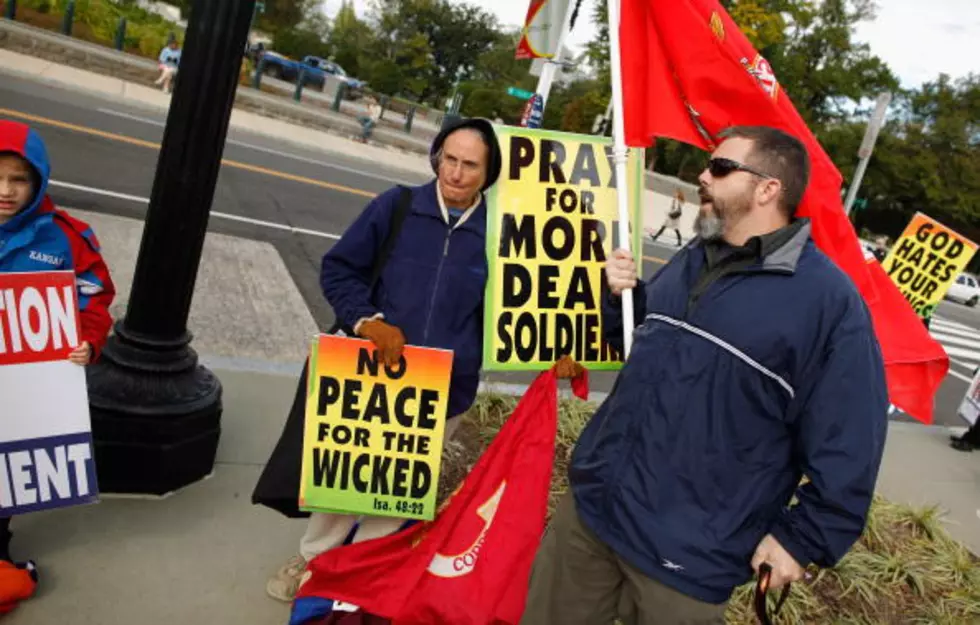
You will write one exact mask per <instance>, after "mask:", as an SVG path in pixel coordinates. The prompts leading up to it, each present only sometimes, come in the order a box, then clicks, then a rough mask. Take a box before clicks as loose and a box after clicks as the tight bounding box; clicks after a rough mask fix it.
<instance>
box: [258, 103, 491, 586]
mask: <svg viewBox="0 0 980 625" xmlns="http://www.w3.org/2000/svg"><path fill="white" fill-rule="evenodd" d="M430 160H431V163H432V168H433V170H434V171H435V174H436V179H435V180H433V181H431V182H429V183H427V184H425V185H422V186H419V187H412V188H410V189H404V188H401V187H395V188H393V189H391V190H389V191H386V192H385V193H383V194H381V195H380V196H378V197H377V198H375V199H374V200H372V201H371V203H370V204H368V206H367V208H366V209H365V210H364V212H363V213H361V215H360V216H359V217H358V218H357V219H356V220H355V221H354V223H353V224H351V226H350V227H349V228H348V229H347V231H346V232H345V233H344V235H343V236H342V237H341V239H340V240H339V241H338V242H337V243H336V244H335V245H334V246H333V248H331V249H330V251H329V252H327V254H326V255H325V256H324V257H323V265H322V272H321V278H320V279H321V286H322V287H323V293H324V295H325V296H326V298H327V301H328V302H329V303H330V305H331V306H332V307H333V310H334V313H335V315H336V317H337V320H338V322H339V323H340V326H341V327H342V328H343V329H345V330H346V331H347V332H352V333H353V334H355V335H357V336H360V337H363V338H365V339H368V340H370V341H372V342H373V343H374V344H375V345H376V346H377V348H378V352H379V355H380V356H381V357H382V358H383V359H384V360H385V361H386V362H387V363H388V364H389V365H391V366H395V365H397V363H398V361H399V358H400V357H401V354H402V350H403V348H404V346H405V345H406V344H410V345H417V346H423V347H434V348H441V349H449V350H452V351H453V371H452V377H451V380H450V384H449V407H448V414H449V420H448V421H447V423H446V429H445V435H444V440H447V441H448V440H449V439H450V438H451V437H452V435H453V432H454V431H455V429H456V427H457V426H458V425H459V419H458V418H457V417H459V416H460V415H462V414H463V413H464V412H466V410H467V409H469V407H470V405H472V403H473V400H474V399H475V398H476V391H477V387H478V386H479V373H480V365H481V361H482V350H483V294H484V290H485V288H486V281H487V272H488V265H487V258H486V227H487V206H486V201H485V199H484V197H483V192H484V191H486V190H487V189H489V188H490V187H491V186H493V184H494V183H495V182H496V181H497V178H498V176H499V175H500V167H501V155H500V148H499V146H498V143H497V138H496V134H495V132H494V130H493V126H492V125H491V124H490V122H489V121H487V120H484V119H463V120H459V121H457V122H455V123H453V124H451V125H449V126H447V127H445V128H444V129H443V130H442V132H440V134H439V135H438V136H437V137H436V138H435V140H434V142H433V144H432V148H431V153H430ZM399 212H400V214H401V215H402V218H401V220H399V219H398V218H397V217H396V215H397V214H399ZM393 227H395V228H397V234H396V236H395V237H393V239H388V235H389V233H390V231H391V230H392V228H393ZM386 245H387V249H388V255H387V259H386V262H384V263H383V269H382V270H381V271H380V274H379V275H378V278H377V281H376V283H375V285H374V288H373V289H372V288H371V279H372V274H373V270H374V269H375V268H376V266H377V264H378V260H379V258H383V257H384V255H385V251H384V250H385V247H386ZM280 444H282V443H280ZM274 455H275V453H274ZM295 462H299V459H298V458H296V459H295ZM271 463H272V460H270V464H271ZM267 471H268V468H267ZM260 485H261V482H260ZM253 500H255V501H257V502H258V503H264V502H262V501H261V497H254V496H253ZM357 521H358V519H357V517H355V516H351V515H341V514H321V513H313V514H312V515H310V521H309V524H308V525H307V529H306V533H305V535H304V536H303V538H302V540H301V542H300V549H299V551H300V555H299V556H296V557H294V558H291V559H290V560H289V561H288V562H287V563H286V564H284V565H283V566H282V567H281V568H280V569H279V571H278V572H277V573H276V575H275V576H274V577H273V578H272V579H270V580H269V582H268V585H267V588H266V589H267V592H268V594H269V595H270V596H272V597H274V598H276V599H280V600H283V601H291V600H292V599H293V597H294V596H295V594H296V589H297V588H298V586H299V582H300V579H301V577H302V575H303V573H304V572H305V570H306V564H307V562H308V561H309V560H312V559H313V558H314V557H315V556H317V555H319V554H320V553H322V552H324V551H327V550H328V549H333V548H334V547H337V546H340V545H342V544H344V542H345V541H347V540H349V539H350V538H351V536H350V535H351V534H352V530H353V529H354V528H355V523H356V522H357ZM403 523H404V520H402V519H394V518H389V517H366V518H364V519H363V520H361V521H360V523H359V524H358V525H357V529H356V538H355V540H357V541H361V540H366V539H369V538H378V537H381V536H385V535H388V534H391V533H393V532H395V531H396V530H398V528H399V527H400V526H401V525H402V524H403Z"/></svg>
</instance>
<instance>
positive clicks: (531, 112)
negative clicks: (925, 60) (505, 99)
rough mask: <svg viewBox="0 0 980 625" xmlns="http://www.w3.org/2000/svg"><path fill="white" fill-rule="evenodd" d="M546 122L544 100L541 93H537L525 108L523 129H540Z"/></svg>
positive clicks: (522, 122) (522, 118) (522, 116)
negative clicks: (544, 121)
mask: <svg viewBox="0 0 980 625" xmlns="http://www.w3.org/2000/svg"><path fill="white" fill-rule="evenodd" d="M543 120H544V98H542V97H541V94H540V93H535V94H534V95H533V96H532V97H531V99H530V100H528V101H527V105H526V106H525V107H524V114H523V115H521V126H522V127H523V128H540V127H541V122H542V121H543Z"/></svg>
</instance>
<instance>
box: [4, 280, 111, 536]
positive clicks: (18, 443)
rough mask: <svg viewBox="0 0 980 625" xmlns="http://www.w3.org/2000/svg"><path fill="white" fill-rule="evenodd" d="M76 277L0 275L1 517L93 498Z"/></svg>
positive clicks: (93, 474) (94, 484)
mask: <svg viewBox="0 0 980 625" xmlns="http://www.w3.org/2000/svg"><path fill="white" fill-rule="evenodd" d="M79 334H80V319H79V313H78V301H77V297H76V290H75V275H74V273H73V272H70V271H56V272H46V273H0V518H2V517H10V516H14V515H20V514H24V513H28V512H36V511H39V510H47V509H51V508H62V507H66V506H75V505H79V504H86V503H93V502H95V501H97V500H98V483H97V480H96V472H95V455H94V453H93V446H92V426H91V420H90V418H89V407H88V390H87V387H86V382H85V369H84V368H83V367H81V366H79V365H76V364H73V363H71V362H69V360H68V355H69V354H70V353H71V351H72V349H73V348H75V347H77V346H78V345H79V343H80V338H79Z"/></svg>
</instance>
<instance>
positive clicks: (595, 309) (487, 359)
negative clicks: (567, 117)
mask: <svg viewBox="0 0 980 625" xmlns="http://www.w3.org/2000/svg"><path fill="white" fill-rule="evenodd" d="M497 135H498V138H499V140H500V147H501V150H502V153H503V154H502V157H503V167H502V171H501V175H500V179H499V180H498V181H497V184H496V185H494V186H493V188H492V189H491V190H490V192H489V196H488V198H487V208H488V216H487V259H488V262H489V264H490V276H489V281H488V285H487V296H486V301H485V309H484V324H485V327H484V354H483V367H484V369H487V370H495V371H528V370H543V369H548V368H549V367H551V366H552V365H553V364H554V362H555V361H556V360H558V359H559V358H560V357H561V356H562V355H565V354H568V355H570V356H571V357H572V358H574V359H575V360H576V361H578V362H580V363H582V364H583V365H584V366H586V367H587V368H589V369H593V370H615V369H619V368H620V367H621V366H622V356H621V355H620V354H619V353H618V352H617V351H616V350H615V349H613V348H612V347H611V346H610V345H608V344H607V343H606V342H605V341H604V340H603V338H602V324H601V312H600V303H601V302H600V295H601V289H602V283H603V282H604V281H605V262H606V257H607V256H608V255H609V253H610V252H612V250H613V249H615V248H616V247H620V245H619V237H618V235H619V232H618V222H619V219H618V213H617V204H616V193H617V182H618V181H617V180H616V175H615V169H614V166H613V162H612V156H611V152H610V150H611V145H612V144H611V141H610V140H609V139H608V138H606V137H598V136H588V135H573V134H567V133H558V132H550V131H543V130H528V129H522V128H515V127H512V126H507V127H500V128H498V129H497ZM628 171H629V180H628V185H629V188H630V207H631V214H632V217H631V219H632V223H631V232H632V236H633V242H632V249H633V251H634V256H635V257H636V258H641V257H642V246H641V240H640V237H641V232H642V227H641V221H640V194H641V193H642V190H643V188H644V185H643V153H642V151H641V150H631V151H630V155H629V163H628ZM638 264H642V263H638Z"/></svg>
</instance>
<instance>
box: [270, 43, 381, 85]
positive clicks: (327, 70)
mask: <svg viewBox="0 0 980 625" xmlns="http://www.w3.org/2000/svg"><path fill="white" fill-rule="evenodd" d="M259 58H260V60H264V61H265V73H266V74H267V75H269V76H273V77H275V78H278V79H279V80H285V81H287V82H296V80H297V79H298V78H299V75H300V72H303V85H304V86H306V85H312V86H314V87H317V88H319V89H322V88H323V83H324V81H325V80H326V76H327V75H328V74H330V75H333V76H338V77H340V78H341V79H343V81H344V82H345V83H346V84H347V86H348V87H350V88H351V89H360V88H362V87H363V86H364V85H365V83H364V81H361V80H357V79H356V78H351V77H350V76H348V75H347V72H345V71H344V68H342V67H341V66H339V65H337V64H336V63H334V62H332V61H327V60H326V59H321V58H320V57H318V56H305V57H303V60H302V61H294V60H292V59H290V58H288V57H286V56H283V55H281V54H279V53H277V52H272V51H271V50H265V51H262V52H260V56H259Z"/></svg>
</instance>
